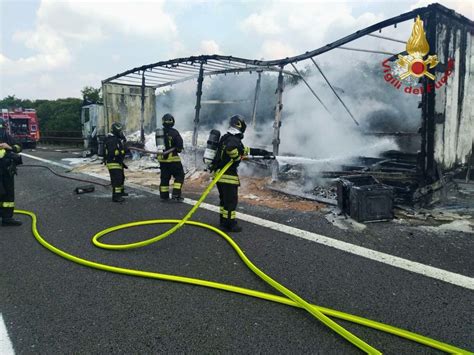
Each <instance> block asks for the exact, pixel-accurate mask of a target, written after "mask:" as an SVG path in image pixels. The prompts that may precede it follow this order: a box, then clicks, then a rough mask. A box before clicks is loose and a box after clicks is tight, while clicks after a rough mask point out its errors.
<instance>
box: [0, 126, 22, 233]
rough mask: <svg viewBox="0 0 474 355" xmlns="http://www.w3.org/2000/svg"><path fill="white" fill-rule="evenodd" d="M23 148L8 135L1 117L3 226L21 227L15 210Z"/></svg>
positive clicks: (0, 174) (0, 179) (0, 195)
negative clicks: (14, 212) (16, 178)
mask: <svg viewBox="0 0 474 355" xmlns="http://www.w3.org/2000/svg"><path fill="white" fill-rule="evenodd" d="M20 152H21V146H20V145H18V144H16V142H14V140H13V138H12V136H10V135H9V134H8V133H7V128H6V122H5V120H4V119H3V118H1V117H0V214H1V217H2V226H21V221H18V220H16V219H14V218H13V211H14V209H15V184H14V176H15V175H16V165H17V164H21V156H20V155H18V153H20Z"/></svg>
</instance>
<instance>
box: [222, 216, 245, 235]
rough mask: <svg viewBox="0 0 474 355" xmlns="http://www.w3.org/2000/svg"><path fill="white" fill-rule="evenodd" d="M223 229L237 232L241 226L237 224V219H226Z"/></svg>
mask: <svg viewBox="0 0 474 355" xmlns="http://www.w3.org/2000/svg"><path fill="white" fill-rule="evenodd" d="M224 230H225V231H226V232H233V233H239V232H242V227H241V226H239V225H238V224H237V221H236V220H235V219H234V220H230V221H229V220H226V221H225V222H224Z"/></svg>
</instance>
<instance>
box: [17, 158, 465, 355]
mask: <svg viewBox="0 0 474 355" xmlns="http://www.w3.org/2000/svg"><path fill="white" fill-rule="evenodd" d="M231 164H232V162H229V163H228V164H227V165H226V166H225V167H224V168H223V169H222V170H221V171H220V172H219V173H218V174H217V175H216V177H215V178H214V179H213V180H212V182H211V183H210V184H209V186H208V187H207V188H206V190H205V191H204V193H203V194H202V195H201V197H200V198H199V200H198V201H197V203H196V204H195V205H194V206H193V207H192V208H191V210H190V211H189V212H188V214H186V216H185V217H184V218H183V219H180V220H179V219H154V220H146V221H138V222H131V223H125V224H121V225H117V226H113V227H110V228H107V229H104V230H102V231H100V232H99V233H97V234H95V235H94V236H93V238H92V242H93V243H94V245H95V246H97V247H99V248H103V249H112V250H126V249H133V248H139V247H143V246H146V245H149V244H152V243H155V242H158V241H160V240H162V239H164V238H166V237H167V236H169V235H171V234H173V233H174V232H176V231H177V230H178V229H179V228H181V227H182V226H183V225H185V224H187V225H193V226H197V227H200V228H205V229H208V230H211V231H213V232H215V233H216V234H218V235H219V236H221V237H222V238H224V239H225V240H226V241H227V242H228V243H229V244H230V245H231V246H232V248H234V250H235V251H236V253H237V255H238V256H239V257H240V259H241V260H242V261H243V262H244V263H245V265H246V266H247V267H248V268H249V269H250V270H252V272H254V273H255V274H256V275H257V276H259V277H260V278H261V279H262V280H263V281H265V282H266V283H268V284H269V285H270V286H272V287H273V288H275V289H276V290H277V291H279V292H280V293H282V294H283V295H284V296H285V297H282V296H277V295H273V294H269V293H265V292H260V291H255V290H251V289H247V288H243V287H238V286H233V285H227V284H222V283H218V282H213V281H207V280H201V279H195V278H190V277H185V276H175V275H168V274H160V273H156V272H149V271H141V270H134V269H126V268H121V267H116V266H112V265H106V264H101V263H97V262H93V261H90V260H86V259H82V258H79V257H77V256H74V255H71V254H69V253H67V252H65V251H63V250H61V249H58V248H56V247H55V246H54V245H51V244H49V243H48V242H47V241H46V240H45V239H44V238H43V237H42V236H41V234H40V233H39V231H38V227H37V217H36V215H35V214H34V213H33V212H31V211H25V210H15V213H19V214H24V215H28V216H30V217H31V219H32V232H33V234H34V236H35V238H36V239H37V241H38V242H39V243H40V244H41V245H43V246H44V247H45V248H47V249H49V250H50V251H52V252H53V253H55V254H58V255H59V256H61V257H63V258H65V259H68V260H70V261H73V262H75V263H78V264H81V265H85V266H88V267H91V268H95V269H100V270H105V271H110V272H115V273H119V274H125V275H131V276H139V277H148V278H154V279H160V280H167V281H175V282H182V283H188V284H193V285H198V286H205V287H210V288H216V289H220V290H225V291H229V292H235V293H240V294H243V295H247V296H252V297H256V298H261V299H264V300H268V301H273V302H278V303H282V304H286V305H289V306H293V307H298V308H303V309H305V310H306V311H307V312H309V313H310V314H311V315H313V316H314V317H315V318H317V319H318V320H319V321H321V322H322V323H323V324H325V325H326V326H328V327H329V328H331V329H332V330H333V331H335V332H336V333H338V334H339V335H341V336H342V337H344V338H345V339H346V340H347V341H349V342H350V343H352V344H353V345H355V346H357V347H358V348H359V349H361V350H363V351H364V352H366V353H367V354H381V352H380V351H379V350H377V349H375V348H373V347H372V346H370V345H369V344H367V343H366V342H364V341H363V340H361V339H359V338H358V337H357V336H355V335H354V334H352V333H350V332H349V331H347V330H346V329H344V328H343V327H341V326H340V325H339V324H337V323H336V322H334V321H333V320H332V319H330V318H329V316H332V317H335V318H339V319H342V320H346V321H350V322H353V323H357V324H360V325H364V326H367V327H370V328H374V329H377V330H381V331H383V332H386V333H390V334H394V335H397V336H400V337H403V338H406V339H409V340H412V341H415V342H418V343H421V344H424V345H427V346H430V347H433V348H435V349H438V350H442V351H445V352H447V353H452V354H473V353H472V352H469V351H467V350H463V349H460V348H457V347H455V346H452V345H449V344H446V343H442V342H440V341H437V340H434V339H431V338H428V337H425V336H423V335H419V334H416V333H413V332H410V331H407V330H403V329H400V328H396V327H393V326H390V325H386V324H383V323H380V322H376V321H373V320H370V319H367V318H363V317H359V316H355V315H352V314H348V313H344V312H340V311H336V310H333V309H329V308H325V307H321V306H317V305H315V304H311V303H309V302H307V301H305V300H304V299H302V298H301V297H299V296H298V295H296V294H295V293H294V292H292V291H290V290H289V289H287V288H286V287H285V286H283V285H281V284H280V283H278V282H277V281H275V280H273V279H272V278H271V277H270V276H268V275H266V274H265V273H264V272H263V271H261V270H260V269H259V268H258V267H256V266H255V265H254V264H253V263H252V262H251V261H250V260H249V259H248V258H247V257H246V256H245V254H244V252H243V251H242V249H240V247H239V246H238V245H237V243H236V242H235V241H234V240H233V239H232V238H231V237H230V236H229V235H228V234H226V233H224V232H223V231H221V230H220V229H218V228H216V227H213V226H211V225H209V224H205V223H201V222H196V221H191V220H190V218H191V216H192V215H193V214H194V212H195V211H196V210H197V209H198V208H199V205H200V204H201V203H202V202H203V201H204V199H205V198H206V197H207V195H208V194H209V192H210V191H211V189H212V187H213V186H214V185H215V184H216V182H217V180H218V179H219V178H220V177H221V176H222V175H223V174H224V173H225V172H226V170H227V169H228V168H229V167H230V165H231ZM150 224H175V226H174V227H172V228H171V229H169V230H168V231H166V232H164V233H162V234H160V235H158V236H156V237H153V238H150V239H147V240H144V241H141V242H136V243H131V244H106V243H102V242H100V241H99V239H100V238H101V237H103V236H104V235H106V234H109V233H112V232H115V231H118V230H121V229H126V228H132V227H136V226H143V225H150Z"/></svg>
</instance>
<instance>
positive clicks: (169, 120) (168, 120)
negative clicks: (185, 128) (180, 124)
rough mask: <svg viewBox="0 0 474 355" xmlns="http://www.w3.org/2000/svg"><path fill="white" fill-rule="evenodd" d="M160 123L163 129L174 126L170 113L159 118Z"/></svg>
mask: <svg viewBox="0 0 474 355" xmlns="http://www.w3.org/2000/svg"><path fill="white" fill-rule="evenodd" d="M161 122H162V123H163V127H165V128H171V127H173V126H174V117H173V115H172V114H171V113H165V114H164V115H163V117H162V118H161Z"/></svg>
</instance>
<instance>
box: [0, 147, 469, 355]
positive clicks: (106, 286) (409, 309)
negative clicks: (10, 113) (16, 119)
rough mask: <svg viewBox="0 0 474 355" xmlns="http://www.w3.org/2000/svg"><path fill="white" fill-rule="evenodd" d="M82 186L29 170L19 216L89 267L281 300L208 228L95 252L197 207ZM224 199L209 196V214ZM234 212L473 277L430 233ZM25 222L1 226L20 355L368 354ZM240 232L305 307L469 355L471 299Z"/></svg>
mask: <svg viewBox="0 0 474 355" xmlns="http://www.w3.org/2000/svg"><path fill="white" fill-rule="evenodd" d="M27 153H28V154H32V155H36V156H40V157H43V158H45V159H51V160H54V161H58V162H60V161H61V159H62V158H66V157H68V158H69V157H77V155H75V154H72V152H71V151H68V152H56V151H54V150H50V151H41V150H38V151H34V152H27ZM24 161H25V163H28V164H40V162H38V161H35V160H31V159H28V158H24ZM52 168H53V169H55V170H56V171H58V172H61V171H64V170H63V169H61V168H59V167H52ZM74 176H79V175H74ZM81 176H82V177H84V178H88V179H91V178H90V177H86V176H84V175H81ZM101 182H103V181H101ZM80 185H84V184H81V183H78V182H76V181H71V180H65V179H61V178H59V177H56V176H54V175H52V174H51V173H50V172H48V171H47V170H46V169H36V168H28V167H21V168H19V175H18V176H17V178H16V187H17V191H16V197H17V203H16V204H17V208H18V209H26V210H31V211H33V212H35V213H36V214H37V215H38V219H39V221H38V229H39V231H40V233H41V234H42V236H43V237H44V238H45V239H46V240H47V241H48V242H49V243H51V244H53V245H55V246H56V247H58V248H60V249H62V250H64V251H67V252H68V253H71V254H73V255H76V256H78V257H81V258H85V259H88V260H92V261H96V262H100V263H105V264H109V265H116V266H120V267H126V268H133V269H139V270H146V271H156V272H161V273H167V274H173V275H185V276H189V277H195V278H201V279H206V280H212V281H218V282H223V283H228V284H232V285H237V286H242V287H247V288H251V289H255V290H260V291H264V292H268V293H275V294H276V293H277V291H275V290H273V289H272V288H271V287H269V286H268V285H266V284H265V283H264V282H263V281H262V280H260V279H259V278H258V277H257V276H255V275H254V274H252V273H251V272H250V271H249V270H248V269H247V268H246V267H245V266H244V265H243V264H242V262H241V261H240V259H239V258H238V256H237V255H236V254H235V252H234V251H233V250H232V249H231V247H230V246H229V245H228V244H226V242H225V241H224V240H223V239H221V238H220V237H219V236H217V235H215V234H213V233H212V232H210V231H208V230H203V229H199V228H195V227H188V226H186V227H184V228H182V229H181V230H180V231H178V232H177V233H175V234H173V235H172V236H170V237H169V238H167V239H165V240H163V241H161V242H160V243H157V244H153V245H150V246H147V247H144V248H141V249H134V250H128V251H106V250H101V249H97V248H95V247H94V246H93V245H92V243H91V237H92V236H93V235H94V234H95V233H97V232H98V231H100V230H102V229H104V228H106V227H109V226H113V225H116V224H121V223H127V222H131V221H138V220H145V219H156V218H162V219H167V218H171V219H175V218H180V217H182V216H184V215H185V214H186V213H187V211H189V209H190V206H189V205H187V204H176V203H167V204H163V203H160V202H159V200H158V196H156V195H154V194H151V193H148V192H145V191H141V190H136V189H129V191H128V192H129V193H130V196H129V197H128V198H127V201H126V202H125V203H123V204H117V203H113V202H112V201H111V198H110V191H109V190H108V189H107V188H103V187H100V186H96V191H95V192H94V193H89V194H82V195H76V194H74V192H73V191H74V189H75V188H76V187H77V186H80ZM185 193H186V192H185ZM189 197H195V196H189ZM215 200H216V196H215V195H213V196H210V198H209V201H208V202H211V203H212V202H215ZM239 211H241V212H245V213H247V214H251V215H255V216H258V217H261V218H265V219H269V220H272V221H275V222H279V223H282V224H288V225H291V226H292V227H297V228H301V229H305V230H309V231H312V232H316V233H320V234H323V235H326V236H328V237H331V238H334V239H339V240H344V241H346V242H349V243H352V244H355V245H361V246H365V247H367V248H370V249H374V250H378V251H382V252H384V253H388V254H392V255H396V256H400V257H403V258H406V259H409V260H412V261H417V262H420V263H423V264H426V265H431V266H434V267H438V268H441V269H444V270H448V271H452V272H455V273H459V274H462V275H465V276H470V277H473V276H474V261H473V260H474V258H473V257H472V256H473V255H472V254H473V252H472V251H473V250H474V248H473V245H474V243H473V235H472V234H468V233H461V232H447V233H432V232H427V231H423V230H421V229H419V228H415V227H413V226H412V225H410V224H407V223H399V222H385V223H377V224H370V225H368V227H367V228H366V229H365V230H364V231H361V232H357V231H343V230H340V229H339V228H336V227H334V226H333V225H332V224H331V223H330V222H328V220H327V219H326V218H325V217H324V215H323V213H321V212H316V211H315V212H309V213H302V212H297V211H282V210H272V209H269V208H263V207H255V206H248V205H244V204H240V206H239ZM18 218H20V219H21V220H22V221H23V222H24V226H22V227H20V228H5V227H3V228H0V256H1V259H0V270H1V273H0V285H1V287H0V313H1V314H2V317H3V319H4V321H5V325H6V328H7V331H8V335H9V337H10V339H11V342H12V344H13V348H14V350H15V352H16V353H17V354H58V353H61V354H72V353H75V354H78V353H87V354H104V353H113V354H119V353H120V354H125V353H127V354H130V353H134V354H139V353H140V354H150V353H301V354H303V353H305V354H306V353H311V354H352V353H359V350H358V349H357V348H355V347H354V346H352V345H351V344H349V343H348V342H347V341H345V340H344V339H342V338H341V337H340V336H338V335H337V334H335V333H334V332H332V331H331V330H329V329H328V328H326V327H325V326H324V325H322V324H321V323H320V322H319V321H317V320H316V319H314V318H313V317H311V316H310V315H309V314H307V313H305V312H304V311H302V310H299V309H295V308H292V307H288V306H285V305H281V304H276V303H272V302H269V301H264V300H260V299H255V298H251V297H248V296H242V295H238V294H234V293H229V292H224V291H219V290H214V289H209V288H204V287H198V286H192V285H185V284H179V283H174V282H167V281H160V280H153V279H144V278H138V277H131V276H125V275H119V274H113V273H109V272H105V271H101V270H95V269H91V268H88V267H85V266H81V265H78V264H75V263H73V262H71V261H68V260H66V259H63V258H61V257H59V256H57V255H55V254H53V253H51V252H50V251H48V250H47V249H45V248H44V247H42V246H41V245H40V244H39V243H38V242H37V241H36V239H35V238H34V237H33V235H32V233H31V229H30V221H29V218H28V217H26V216H19V217H18ZM193 220H198V221H201V222H205V223H209V224H212V225H216V222H217V220H218V215H217V214H216V213H213V212H210V211H206V210H202V209H201V210H198V212H197V213H196V214H195V216H194V217H193ZM241 224H242V226H243V228H244V232H243V233H240V234H233V235H232V236H233V237H234V239H235V241H236V242H237V243H238V244H239V245H240V246H241V248H242V249H243V250H244V252H245V253H246V255H247V256H248V257H249V258H250V259H251V260H252V262H254V263H255V264H256V265H257V266H258V267H260V268H261V269H262V270H263V271H264V272H266V273H267V274H268V275H270V276H271V277H273V278H274V279H276V280H277V281H279V282H281V283H282V284H283V285H285V286H286V287H288V288H289V289H291V290H293V291H294V292H296V293H297V294H299V295H300V296H302V297H303V298H305V299H306V300H307V301H310V302H312V303H315V304H318V305H321V306H324V307H328V308H333V309H337V310H340V311H344V312H348V313H353V314H356V315H359V316H363V317H367V318H369V319H373V320H377V321H379V322H383V323H387V324H390V325H393V326H397V327H400V328H404V329H408V330H411V331H414V332H417V333H420V334H423V335H425V336H429V337H432V338H435V339H437V340H440V341H444V342H448V343H450V344H452V345H455V346H458V347H462V348H465V349H470V350H471V351H472V350H474V337H473V336H472V334H474V316H473V314H474V312H473V311H474V291H472V290H468V289H465V288H462V287H458V286H455V285H452V284H449V283H445V282H442V281H439V280H435V279H431V278H428V277H425V276H422V275H419V274H415V273H411V272H408V271H405V270H400V269H398V268H395V267H392V266H389V265H386V264H381V263H378V262H375V261H371V260H368V259H365V258H362V257H359V256H356V255H352V254H349V253H346V252H342V251H339V250H336V249H333V248H330V247H326V246H323V245H320V244H317V243H314V242H311V241H307V240H303V239H299V238H297V237H295V236H292V235H288V234H285V233H281V232H276V231H274V230H269V229H267V228H263V227H261V226H258V225H254V224H251V223H246V222H241ZM166 228H167V227H166V226H164V225H154V226H144V227H137V228H134V229H133V230H126V231H123V232H118V233H114V234H112V235H109V236H106V237H104V241H108V242H111V243H127V242H132V241H139V240H143V239H146V238H149V237H151V236H154V235H157V234H159V233H161V232H163V231H164V230H166ZM339 323H340V324H341V325H342V326H345V327H346V328H347V329H348V330H350V331H352V332H353V333H354V334H356V335H357V336H359V337H361V338H362V339H363V340H365V341H366V342H368V343H369V344H370V345H372V346H374V347H376V348H377V349H379V350H381V351H383V352H384V353H386V354H408V353H410V354H411V353H420V354H433V353H437V352H436V351H435V350H433V349H431V348H428V347H425V346H422V345H418V344H415V343H412V342H410V341H407V340H402V339H400V338H397V337H395V336H392V335H387V334H384V333H381V332H379V331H376V330H371V329H368V328H365V327H362V326H358V325H353V324H351V323H348V322H345V321H339Z"/></svg>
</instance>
